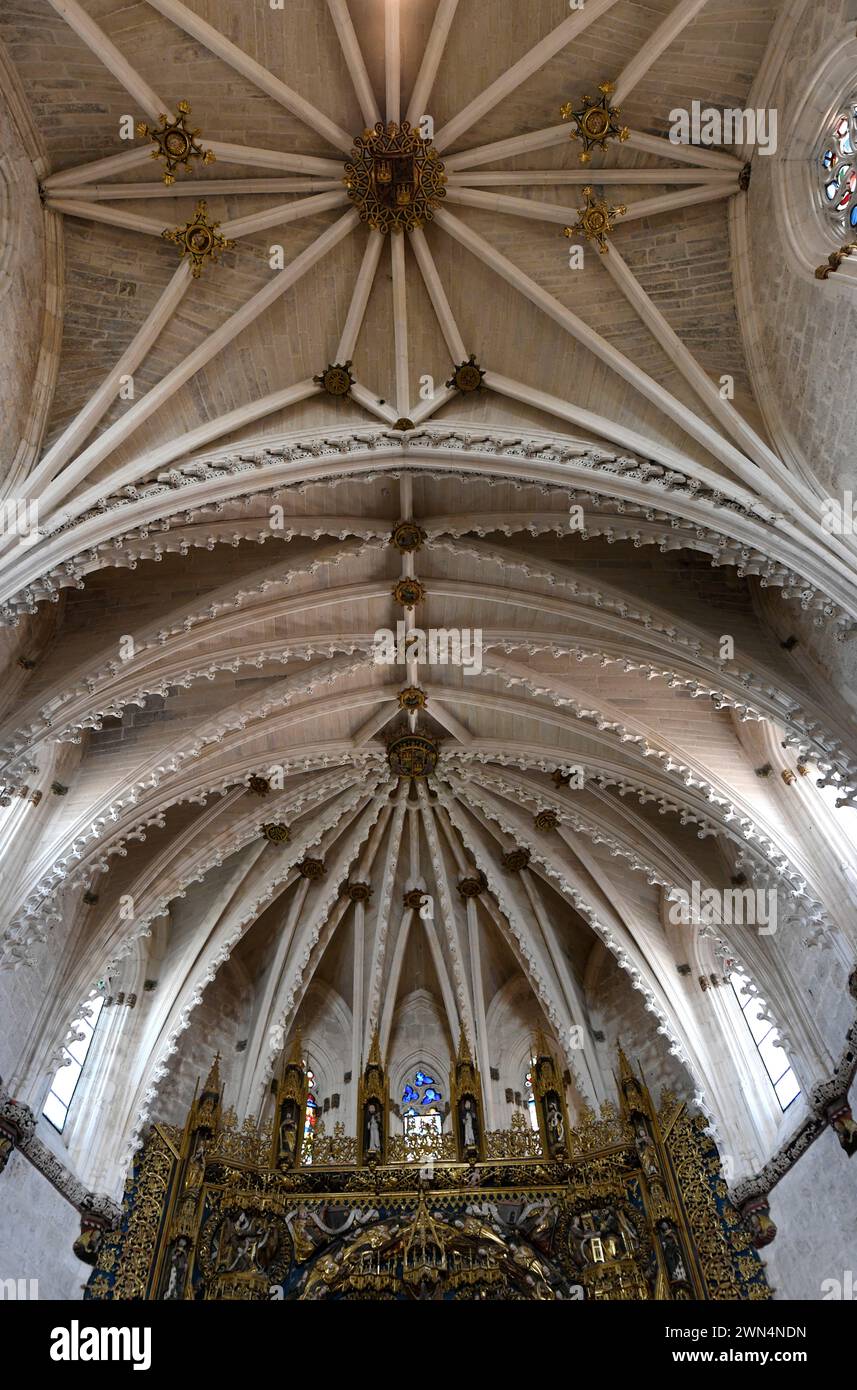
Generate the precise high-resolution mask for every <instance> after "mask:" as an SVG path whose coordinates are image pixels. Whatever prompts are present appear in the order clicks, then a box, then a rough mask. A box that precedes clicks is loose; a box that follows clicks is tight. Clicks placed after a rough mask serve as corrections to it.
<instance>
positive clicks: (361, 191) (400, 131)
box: [344, 121, 446, 234]
mask: <svg viewBox="0 0 857 1390" xmlns="http://www.w3.org/2000/svg"><path fill="white" fill-rule="evenodd" d="M344 183H345V187H346V188H347V189H348V196H349V197H350V198H351V201H352V202H353V203H354V204H355V205H356V207H357V208H358V210H359V212H360V219H361V221H363V222H368V224H369V226H370V227H374V229H375V230H376V231H378V232H382V233H384V234H386V233H388V232H402V231H413V230H414V229H415V228H417V227H422V226H424V224H425V223H426V222H430V221H431V220H432V218H433V217H434V210H435V208H436V207H437V206H438V204H439V203H440V202H441V200H442V199H443V198H445V197H446V188H445V187H444V185H445V183H446V174H445V173H444V169H443V164H442V163H441V161H440V159H439V157H438V153H437V150H436V149H435V148H434V146H433V145H432V143H431V141H430V140H424V139H423V137H422V136H421V135H420V133H419V131H418V130H413V129H412V128H411V126H410V125H409V124H408V122H407V121H403V122H402V124H401V125H397V124H396V122H395V121H390V123H389V124H388V125H384V123H383V122H382V121H379V122H378V123H377V125H376V126H375V128H374V130H366V131H364V132H363V134H362V135H358V136H357V138H356V139H355V141H354V148H353V150H352V151H351V159H350V161H349V162H348V163H347V164H346V166H345V179H344Z"/></svg>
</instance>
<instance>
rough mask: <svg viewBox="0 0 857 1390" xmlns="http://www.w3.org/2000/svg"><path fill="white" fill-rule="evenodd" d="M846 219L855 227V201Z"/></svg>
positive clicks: (856, 208) (856, 220) (856, 206)
mask: <svg viewBox="0 0 857 1390" xmlns="http://www.w3.org/2000/svg"><path fill="white" fill-rule="evenodd" d="M848 221H849V222H850V223H851V226H852V227H857V203H855V204H854V207H853V208H852V209H851V215H850V217H849V218H848Z"/></svg>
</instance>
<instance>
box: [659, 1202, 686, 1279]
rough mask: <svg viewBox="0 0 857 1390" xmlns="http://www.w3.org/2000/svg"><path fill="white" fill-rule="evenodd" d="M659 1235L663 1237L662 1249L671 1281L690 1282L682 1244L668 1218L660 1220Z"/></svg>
mask: <svg viewBox="0 0 857 1390" xmlns="http://www.w3.org/2000/svg"><path fill="white" fill-rule="evenodd" d="M658 1235H659V1236H660V1239H661V1249H662V1250H663V1252H664V1261H665V1263H666V1267H667V1274H668V1275H669V1279H670V1283H671V1284H688V1283H689V1282H690V1280H689V1277H688V1273H687V1268H686V1266H685V1263H684V1254H683V1253H682V1248H681V1244H680V1242H679V1238H678V1236H677V1235H676V1232H675V1230H674V1229H673V1227H672V1225H671V1224H670V1222H669V1221H667V1220H666V1218H662V1219H661V1220H660V1221H659V1222H658Z"/></svg>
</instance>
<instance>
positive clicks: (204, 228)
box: [161, 198, 235, 280]
mask: <svg viewBox="0 0 857 1390" xmlns="http://www.w3.org/2000/svg"><path fill="white" fill-rule="evenodd" d="M219 226H220V223H219V222H209V220H208V204H207V203H206V201H205V199H204V198H203V199H201V200H200V201H199V202H198V203H197V205H196V212H195V213H194V215H193V217H192V218H191V220H190V222H186V223H185V225H184V226H183V227H174V228H173V229H172V230H171V231H170V230H167V231H165V232H162V233H161V236H162V237H163V238H164V240H165V241H172V242H173V243H174V244H175V245H176V246H177V247H178V248H179V250H180V251H181V253H182V255H183V256H189V257H190V261H191V266H192V270H191V275H192V276H193V278H194V279H195V280H196V279H198V278H199V276H200V275H201V274H202V268H203V266H204V265H205V263H206V261H213V262H215V263H216V262H217V260H218V259H219V256H220V252H221V251H227V250H229V249H231V248H232V247H233V246H234V245H235V242H234V241H227V239H226V237H223V236H221V235H220V233H219V232H218V230H217V229H218V227H219Z"/></svg>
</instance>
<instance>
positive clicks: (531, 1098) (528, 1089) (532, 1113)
mask: <svg viewBox="0 0 857 1390" xmlns="http://www.w3.org/2000/svg"><path fill="white" fill-rule="evenodd" d="M524 1095H525V1096H526V1097H527V1114H528V1115H529V1117H530V1124H531V1125H532V1127H533V1129H538V1127H539V1116H538V1111H537V1110H536V1095H535V1091H534V1090H533V1073H532V1072H531V1071H528V1072H527V1074H526V1076H525V1077H524Z"/></svg>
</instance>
